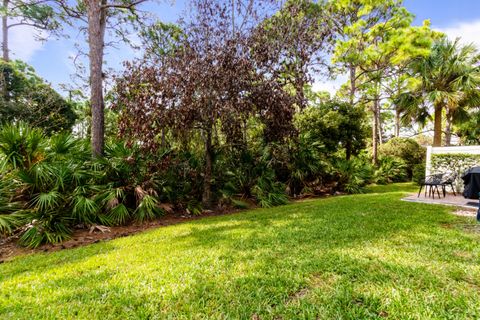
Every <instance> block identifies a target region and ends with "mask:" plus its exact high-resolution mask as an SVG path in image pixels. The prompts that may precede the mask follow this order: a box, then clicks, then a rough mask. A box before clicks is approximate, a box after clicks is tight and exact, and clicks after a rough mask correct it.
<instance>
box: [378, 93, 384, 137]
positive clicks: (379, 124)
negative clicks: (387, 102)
mask: <svg viewBox="0 0 480 320" xmlns="http://www.w3.org/2000/svg"><path fill="white" fill-rule="evenodd" d="M377 124H378V144H379V145H381V144H382V143H383V125H382V112H381V110H380V103H379V102H378V103H377Z"/></svg>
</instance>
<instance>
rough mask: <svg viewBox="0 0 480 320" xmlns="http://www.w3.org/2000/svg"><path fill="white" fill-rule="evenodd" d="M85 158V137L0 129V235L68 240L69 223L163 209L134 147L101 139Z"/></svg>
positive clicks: (119, 220) (122, 218) (27, 241)
mask: <svg viewBox="0 0 480 320" xmlns="http://www.w3.org/2000/svg"><path fill="white" fill-rule="evenodd" d="M106 150H107V151H106V157H103V158H102V157H101V158H97V159H94V160H92V159H91V158H90V154H91V153H90V150H89V146H88V143H87V141H84V140H81V139H77V138H74V137H72V136H71V135H70V134H65V133H63V134H58V135H54V136H52V137H50V138H47V137H45V136H44V135H43V133H42V132H41V131H39V130H38V129H31V128H29V127H28V126H26V125H25V124H22V123H18V124H14V125H7V126H5V127H3V128H2V129H1V130H0V154H1V157H2V158H3V162H4V165H3V171H2V172H3V173H2V179H1V185H0V189H1V195H0V233H2V234H12V233H18V234H19V237H20V238H19V241H20V243H21V244H24V245H26V246H29V247H37V246H39V245H40V244H42V243H57V242H61V241H64V240H65V239H68V238H69V237H70V236H71V234H72V232H73V230H74V228H75V227H77V226H89V225H95V224H101V225H107V226H108V225H118V224H124V223H126V222H128V221H132V220H136V221H143V220H146V219H150V218H153V217H155V216H158V215H160V214H162V213H163V211H162V209H161V206H160V205H159V204H160V201H159V197H158V194H157V191H156V189H157V188H156V179H155V176H154V175H152V174H149V173H148V170H147V169H146V160H144V159H143V158H142V157H138V158H137V157H136V156H135V154H137V155H138V153H136V151H137V150H136V149H135V148H127V147H126V146H125V145H124V144H123V143H113V144H109V145H108V146H107V148H106Z"/></svg>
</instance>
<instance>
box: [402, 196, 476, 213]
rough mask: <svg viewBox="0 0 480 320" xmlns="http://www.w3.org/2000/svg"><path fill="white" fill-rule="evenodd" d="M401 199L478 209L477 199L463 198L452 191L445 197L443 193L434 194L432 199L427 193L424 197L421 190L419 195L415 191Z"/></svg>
mask: <svg viewBox="0 0 480 320" xmlns="http://www.w3.org/2000/svg"><path fill="white" fill-rule="evenodd" d="M402 200H404V201H410V202H420V203H429V204H443V205H449V206H456V207H460V208H463V209H468V210H473V211H476V210H477V209H478V200H474V199H465V198H464V197H463V196H462V195H461V194H457V195H456V196H454V195H453V193H447V194H446V196H445V197H443V195H441V196H440V197H438V196H437V195H435V199H434V198H433V197H431V196H430V197H429V196H428V193H427V196H426V197H425V194H424V193H423V192H422V193H421V194H420V196H419V197H417V193H415V194H411V195H409V196H408V197H405V198H403V199H402Z"/></svg>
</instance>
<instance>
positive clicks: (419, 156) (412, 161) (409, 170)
mask: <svg viewBox="0 0 480 320" xmlns="http://www.w3.org/2000/svg"><path fill="white" fill-rule="evenodd" d="M379 155H380V157H396V158H398V159H401V160H403V162H404V163H405V165H406V168H405V169H406V174H407V178H408V179H411V178H412V174H413V167H414V166H415V165H417V164H420V163H424V162H425V155H426V150H425V148H424V147H422V146H421V145H419V144H418V142H416V141H415V140H413V139H409V138H392V139H390V140H388V141H387V142H386V143H384V144H382V145H381V146H379Z"/></svg>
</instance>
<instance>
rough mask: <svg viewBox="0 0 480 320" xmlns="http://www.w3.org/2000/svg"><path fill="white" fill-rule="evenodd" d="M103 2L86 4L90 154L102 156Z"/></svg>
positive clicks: (93, 0) (92, 0)
mask: <svg viewBox="0 0 480 320" xmlns="http://www.w3.org/2000/svg"><path fill="white" fill-rule="evenodd" d="M102 4H105V0H102V1H101V2H100V1H95V0H89V1H88V2H87V11H88V44H89V49H90V56H89V58H90V92H91V93H90V107H91V108H92V153H93V156H94V157H97V156H100V155H102V154H103V148H104V143H105V142H104V127H105V118H104V107H105V106H104V102H103V49H104V42H105V40H104V37H105V22H106V21H105V20H106V17H105V10H104V9H102Z"/></svg>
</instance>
